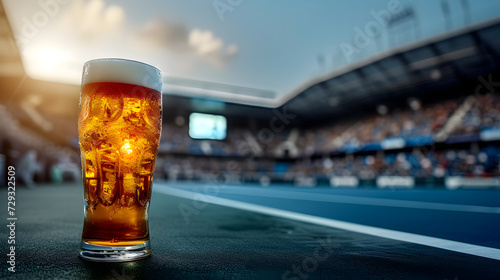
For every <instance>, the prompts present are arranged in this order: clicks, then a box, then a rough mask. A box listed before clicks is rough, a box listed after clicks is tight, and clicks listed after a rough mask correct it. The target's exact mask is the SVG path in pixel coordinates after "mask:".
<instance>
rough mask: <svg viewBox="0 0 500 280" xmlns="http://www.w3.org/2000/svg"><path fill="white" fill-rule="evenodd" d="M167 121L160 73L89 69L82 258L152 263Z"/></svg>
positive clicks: (83, 102)
mask: <svg viewBox="0 0 500 280" xmlns="http://www.w3.org/2000/svg"><path fill="white" fill-rule="evenodd" d="M161 115H162V95H161V72H160V70H158V69H157V68H155V67H153V66H150V65H148V64H144V63H141V62H137V61H131V60H124V59H97V60H91V61H88V62H87V63H85V64H84V66H83V75H82V89H81V94H80V114H79V118H78V137H79V140H80V149H81V160H82V173H83V185H84V223H83V233H82V241H81V245H80V257H81V258H83V259H86V260H93V261H130V260H136V259H142V258H146V257H148V256H149V255H151V247H150V244H149V228H148V212H149V203H150V198H151V188H152V178H153V171H154V166H155V159H156V153H157V151H158V146H159V142H160V134H161V117H162V116H161Z"/></svg>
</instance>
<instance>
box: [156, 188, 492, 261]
mask: <svg viewBox="0 0 500 280" xmlns="http://www.w3.org/2000/svg"><path fill="white" fill-rule="evenodd" d="M155 190H156V192H160V193H166V194H170V195H176V196H179V197H184V198H189V199H192V200H193V201H194V203H195V206H196V205H200V206H201V205H203V203H206V202H208V203H215V204H219V205H223V206H229V207H234V208H239V209H244V210H249V211H255V212H259V213H264V214H269V215H275V216H278V217H285V218H289V219H295V220H299V221H305V222H310V223H314V224H319V225H324V226H328V227H334V228H340V229H345V230H349V231H354V232H359V233H364V234H368V235H374V236H379V237H386V238H390V239H395V240H402V241H406V242H411V243H416V244H422V245H428V246H432V247H436V248H442V249H448V250H453V251H457V252H463V253H468V254H472V255H477V256H483V257H487V258H492V259H496V260H500V191H499V190H494V189H492V190H453V191H450V190H433V189H421V190H419V189H414V190H407V189H403V190H401V189H330V188H297V187H293V186H279V187H260V186H246V185H245V186H243V185H222V184H220V185H218V184H206V185H198V184H185V183H183V184H157V185H156V186H155ZM183 210H185V211H183ZM180 211H183V213H184V215H185V216H186V217H187V216H189V215H190V214H191V213H190V212H189V208H187V209H182V210H180Z"/></svg>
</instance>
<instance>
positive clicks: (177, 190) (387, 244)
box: [0, 182, 500, 280]
mask: <svg viewBox="0 0 500 280" xmlns="http://www.w3.org/2000/svg"><path fill="white" fill-rule="evenodd" d="M153 189H154V192H153V194H152V199H151V209H150V213H149V214H150V215H149V221H150V235H151V244H152V256H151V257H150V258H148V259H144V260H140V261H134V262H126V263H94V262H87V261H84V260H81V259H80V258H78V248H79V244H80V237H81V233H82V225H83V188H82V186H81V185H80V184H57V185H53V184H50V185H40V186H38V187H36V188H34V189H26V188H17V189H16V206H17V207H16V217H17V220H16V228H15V239H16V244H15V246H16V248H15V270H16V272H15V273H13V272H10V271H8V270H7V267H8V266H10V265H8V264H7V263H6V257H4V261H3V264H2V266H1V271H0V278H1V279H294V280H297V279H443V280H444V279H499V277H500V265H499V264H500V261H499V259H500V254H499V252H500V249H499V238H498V236H499V234H498V233H499V211H498V209H499V204H498V201H497V199H496V198H497V197H498V193H499V192H498V191H495V190H483V191H468V190H455V191H444V190H442V191H438V190H377V189H356V190H354V189H330V188H312V189H303V188H296V187H291V186H288V187H287V186H279V187H278V186H271V187H267V188H262V187H260V186H251V185H217V184H200V183H164V182H155V183H154V186H153ZM0 197H3V198H5V199H6V197H7V193H6V190H0ZM6 210H7V209H6V207H5V209H4V208H3V207H2V208H0V215H1V216H2V217H7V211H6ZM9 234H10V233H9V230H8V229H4V230H2V231H0V240H5V242H4V245H3V246H2V247H1V249H2V252H3V253H2V254H7V253H9V250H8V249H10V248H9V247H8V246H7V245H8V244H7V240H8V235H9Z"/></svg>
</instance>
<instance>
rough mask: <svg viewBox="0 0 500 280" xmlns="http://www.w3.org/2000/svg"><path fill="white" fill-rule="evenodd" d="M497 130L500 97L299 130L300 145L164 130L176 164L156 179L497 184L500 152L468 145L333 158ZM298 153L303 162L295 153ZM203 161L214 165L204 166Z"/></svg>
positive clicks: (244, 134)
mask: <svg viewBox="0 0 500 280" xmlns="http://www.w3.org/2000/svg"><path fill="white" fill-rule="evenodd" d="M445 126H446V129H444V128H445ZM499 127H500V96H499V95H498V94H487V95H478V96H468V97H457V98H455V99H449V100H444V101H438V102H435V103H431V104H422V102H421V101H420V100H418V99H409V100H408V102H407V104H406V106H400V107H398V108H397V109H394V110H392V111H391V110H388V109H387V108H385V110H379V112H377V113H376V114H373V115H371V116H366V117H363V118H361V119H358V120H354V121H352V120H346V121H339V122H336V123H333V124H328V125H323V126H320V127H315V128H306V129H302V130H300V132H299V133H297V135H298V136H297V137H293V135H294V133H293V130H287V131H282V132H279V133H275V134H274V135H273V136H272V141H266V142H263V141H261V139H260V138H259V137H257V135H258V133H259V131H248V130H244V129H241V128H229V129H228V137H227V139H226V140H225V141H215V140H194V139H191V138H189V136H188V133H187V129H188V128H187V126H175V125H165V126H164V130H163V135H162V145H163V151H164V152H166V154H169V153H170V154H172V153H173V154H176V156H175V157H173V156H171V155H170V156H166V157H163V158H161V159H160V160H161V162H162V163H161V167H159V168H157V171H159V172H161V173H160V174H161V176H162V177H164V178H170V179H172V178H174V179H177V178H182V179H195V180H196V179H199V178H201V177H203V176H209V174H213V173H214V172H215V173H217V174H220V173H225V174H233V175H234V174H238V175H241V176H242V177H244V178H261V177H262V176H268V177H279V178H285V179H290V178H291V179H293V178H297V177H301V176H324V177H330V176H357V177H359V178H361V179H373V178H375V177H376V176H379V175H399V176H414V177H418V178H427V177H437V178H442V177H445V176H468V177H470V176H474V177H490V176H500V168H499V162H500V160H499V159H500V149H499V148H497V146H496V145H495V143H490V144H488V145H481V146H479V145H478V143H473V142H471V143H466V144H465V146H464V145H462V146H460V148H453V149H451V148H448V149H447V148H446V146H445V147H443V146H440V148H439V149H436V147H435V145H424V146H416V147H413V148H406V149H402V150H400V151H383V150H381V151H373V152H371V153H366V152H365V153H363V154H360V153H356V152H354V153H346V152H343V153H335V152H336V151H339V150H341V149H342V147H346V146H361V145H365V144H369V143H377V142H381V141H384V140H386V139H391V138H403V139H412V138H422V137H428V138H429V139H432V138H433V137H434V136H435V135H437V134H438V133H441V134H443V133H444V135H445V138H444V140H446V137H451V136H453V135H464V134H471V133H479V132H480V131H483V130H486V129H498V128H499ZM441 141H443V139H442V140H441ZM285 144H286V145H285ZM255 146H257V147H255ZM284 146H286V148H285V149H283V147H284ZM294 150H296V151H298V154H294V153H290V152H291V151H292V152H293V151H294ZM287 152H288V153H287ZM183 155H184V156H183ZM198 156H209V157H208V159H206V158H203V160H199V157H198ZM207 174H208V175H207Z"/></svg>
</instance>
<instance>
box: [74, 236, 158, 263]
mask: <svg viewBox="0 0 500 280" xmlns="http://www.w3.org/2000/svg"><path fill="white" fill-rule="evenodd" d="M79 255H80V258H82V259H84V260H87V261H94V262H128V261H135V260H140V259H145V258H147V257H149V256H151V247H150V245H149V240H148V241H146V242H143V243H139V244H136V245H130V246H98V245H93V244H90V243H88V242H85V241H82V243H81V244H80V253H79Z"/></svg>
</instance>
